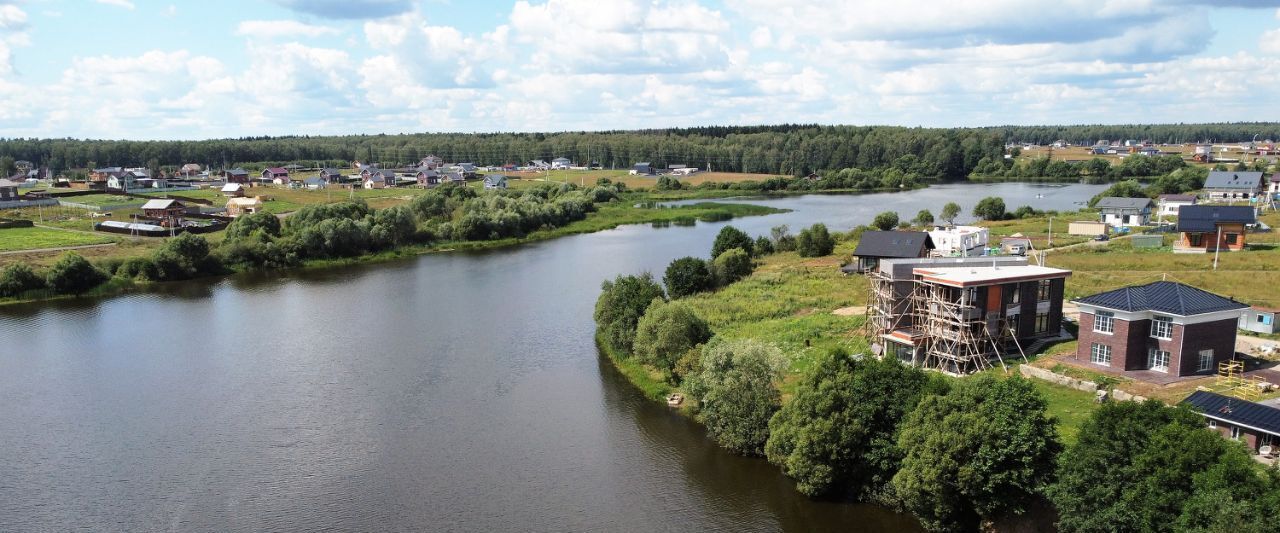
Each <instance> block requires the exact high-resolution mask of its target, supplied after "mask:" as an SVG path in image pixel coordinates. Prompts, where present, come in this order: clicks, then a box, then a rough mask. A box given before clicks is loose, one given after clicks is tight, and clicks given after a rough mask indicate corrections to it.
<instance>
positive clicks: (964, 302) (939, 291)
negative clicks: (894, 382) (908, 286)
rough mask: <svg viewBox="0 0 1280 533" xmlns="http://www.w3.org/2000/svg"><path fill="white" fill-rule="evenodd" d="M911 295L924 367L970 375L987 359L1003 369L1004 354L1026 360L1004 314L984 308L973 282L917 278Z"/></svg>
mask: <svg viewBox="0 0 1280 533" xmlns="http://www.w3.org/2000/svg"><path fill="white" fill-rule="evenodd" d="M912 300H913V305H912V308H913V310H914V312H915V318H914V322H915V323H916V324H917V325H918V329H919V330H920V332H921V333H922V334H923V342H922V344H923V346H922V348H923V352H924V360H923V361H922V366H924V367H925V368H929V369H933V370H938V371H941V372H945V373H948V374H969V373H972V372H979V371H982V370H986V369H988V368H990V367H991V366H992V361H997V362H999V363H1000V366H1001V367H1002V368H1004V369H1005V370H1008V367H1007V366H1006V365H1005V357H1006V356H1013V355H1019V356H1021V358H1022V360H1023V361H1024V362H1025V361H1026V354H1025V353H1023V351H1022V346H1021V345H1020V344H1019V343H1018V339H1017V335H1016V334H1015V332H1014V330H1013V326H1012V325H1011V323H1010V321H1009V320H1008V318H1007V317H1005V316H1003V314H1002V313H998V312H993V313H986V312H984V310H983V309H982V307H980V306H979V302H978V291H977V288H976V287H968V288H959V287H951V286H948V285H942V284H938V283H930V282H928V281H925V280H916V283H915V289H914V291H913V293H912ZM1017 316H1018V315H1013V317H1014V318H1016V317H1017ZM1014 350H1016V352H1014Z"/></svg>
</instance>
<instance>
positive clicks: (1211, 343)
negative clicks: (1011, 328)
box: [1075, 281, 1249, 376]
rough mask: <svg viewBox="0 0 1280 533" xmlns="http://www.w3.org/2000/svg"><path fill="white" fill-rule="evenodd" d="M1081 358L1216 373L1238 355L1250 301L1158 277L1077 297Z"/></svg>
mask: <svg viewBox="0 0 1280 533" xmlns="http://www.w3.org/2000/svg"><path fill="white" fill-rule="evenodd" d="M1075 303H1076V304H1077V305H1078V306H1079V307H1080V333H1079V340H1080V343H1079V345H1078V346H1077V348H1076V356H1075V358H1076V360H1077V361H1080V362H1084V363H1092V364H1095V365H1099V366H1105V367H1107V368H1110V369H1113V370H1118V371H1133V370H1151V371H1155V372H1164V373H1168V374H1173V375H1175V376H1190V375H1196V374H1212V373H1214V372H1215V369H1217V367H1218V363H1220V362H1222V361H1226V360H1229V359H1231V358H1232V356H1234V355H1235V346H1236V324H1237V323H1238V321H1239V320H1240V315H1241V314H1243V313H1244V312H1245V310H1247V309H1248V308H1249V306H1247V305H1245V304H1242V303H1240V302H1237V301H1235V300H1232V299H1230V298H1224V297H1222V296H1218V295H1216V294H1213V293H1211V292H1208V291H1204V290H1201V289H1197V288H1195V287H1192V286H1190V285H1184V284H1182V283H1176V282H1172V281H1157V282H1154V283H1148V284H1146V285H1138V286H1134V287H1124V288H1120V289H1116V290H1113V291H1107V292H1103V293H1098V294H1094V295H1092V296H1086V297H1084V298H1080V299H1078V300H1075Z"/></svg>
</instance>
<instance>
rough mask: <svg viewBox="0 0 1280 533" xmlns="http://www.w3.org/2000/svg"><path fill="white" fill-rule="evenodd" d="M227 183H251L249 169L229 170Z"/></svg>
mask: <svg viewBox="0 0 1280 533" xmlns="http://www.w3.org/2000/svg"><path fill="white" fill-rule="evenodd" d="M227 183H249V171H247V170H245V169H243V168H233V169H231V170H228V171H227Z"/></svg>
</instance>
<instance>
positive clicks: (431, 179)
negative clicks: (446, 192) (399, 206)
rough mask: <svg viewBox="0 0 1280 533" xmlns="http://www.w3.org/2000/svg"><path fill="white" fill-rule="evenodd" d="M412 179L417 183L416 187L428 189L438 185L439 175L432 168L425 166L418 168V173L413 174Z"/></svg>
mask: <svg viewBox="0 0 1280 533" xmlns="http://www.w3.org/2000/svg"><path fill="white" fill-rule="evenodd" d="M413 178H414V180H415V181H417V182H418V186H419V187H422V188H424V189H429V188H431V187H435V186H436V185H439V184H440V173H439V172H436V171H435V169H433V168H427V167H425V166H421V167H418V171H417V172H415V173H414V174H413Z"/></svg>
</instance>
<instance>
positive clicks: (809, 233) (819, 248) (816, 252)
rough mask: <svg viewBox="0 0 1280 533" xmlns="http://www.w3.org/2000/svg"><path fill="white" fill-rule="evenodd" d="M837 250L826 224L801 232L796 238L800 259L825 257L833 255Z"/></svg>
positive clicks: (819, 224) (816, 225)
mask: <svg viewBox="0 0 1280 533" xmlns="http://www.w3.org/2000/svg"><path fill="white" fill-rule="evenodd" d="M835 248H836V241H835V240H834V239H832V238H831V233H829V232H828V231H827V226H826V224H822V223H817V224H814V225H812V226H810V227H808V228H806V229H804V230H801V231H800V235H799V236H797V237H796V251H797V252H799V253H800V257H823V256H827V255H831V252H832V251H834V250H835Z"/></svg>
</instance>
